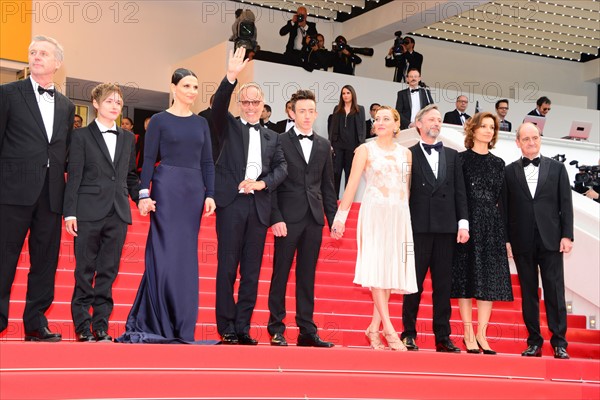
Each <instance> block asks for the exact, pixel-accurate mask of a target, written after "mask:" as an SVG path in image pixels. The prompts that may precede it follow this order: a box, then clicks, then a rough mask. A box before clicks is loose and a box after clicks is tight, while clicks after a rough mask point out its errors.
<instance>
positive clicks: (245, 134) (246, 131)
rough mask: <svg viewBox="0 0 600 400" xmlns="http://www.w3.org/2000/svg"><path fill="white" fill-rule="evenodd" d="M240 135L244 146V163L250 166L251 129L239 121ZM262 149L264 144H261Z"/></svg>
mask: <svg viewBox="0 0 600 400" xmlns="http://www.w3.org/2000/svg"><path fill="white" fill-rule="evenodd" d="M239 127H240V133H241V135H242V145H243V146H244V162H245V163H246V165H247V164H248V147H249V146H250V128H248V127H247V126H246V125H244V124H243V123H242V122H241V121H239ZM261 148H262V144H261Z"/></svg>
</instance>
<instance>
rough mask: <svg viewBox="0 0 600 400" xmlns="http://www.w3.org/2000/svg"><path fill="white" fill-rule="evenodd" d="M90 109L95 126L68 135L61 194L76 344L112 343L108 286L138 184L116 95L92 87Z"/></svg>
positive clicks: (111, 89)
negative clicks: (71, 247) (70, 243)
mask: <svg viewBox="0 0 600 400" xmlns="http://www.w3.org/2000/svg"><path fill="white" fill-rule="evenodd" d="M92 105H93V106H94V108H95V109H96V115H97V117H96V120H95V121H94V122H92V123H91V124H89V125H88V126H87V127H85V128H83V129H78V130H76V131H74V132H73V136H72V139H71V149H70V152H69V168H68V180H67V186H66V189H65V201H64V214H65V227H66V230H67V233H69V234H70V235H72V236H73V237H74V242H75V260H76V265H75V288H74V290H73V299H72V301H71V313H72V316H73V323H74V324H75V333H76V335H77V341H79V342H92V341H98V342H111V341H112V337H110V335H109V334H108V318H109V317H110V314H111V313H112V309H113V299H112V285H113V282H114V281H115V279H116V277H117V273H118V272H119V264H120V260H121V252H122V250H123V244H124V243H125V236H126V235H127V225H129V224H131V207H130V204H129V198H128V197H127V194H128V193H129V196H131V198H132V199H133V200H135V201H137V199H138V197H139V182H138V176H137V174H136V165H135V136H134V135H133V133H131V132H129V131H125V130H123V129H121V128H118V127H117V125H116V123H115V121H116V119H117V118H118V117H119V115H120V114H121V110H122V108H123V95H122V92H121V89H120V88H119V87H118V86H117V85H114V84H111V83H102V84H100V85H98V86H96V87H95V88H94V89H93V90H92ZM90 307H92V308H93V309H94V313H93V316H92V315H90ZM90 328H91V331H90ZM92 332H93V334H92Z"/></svg>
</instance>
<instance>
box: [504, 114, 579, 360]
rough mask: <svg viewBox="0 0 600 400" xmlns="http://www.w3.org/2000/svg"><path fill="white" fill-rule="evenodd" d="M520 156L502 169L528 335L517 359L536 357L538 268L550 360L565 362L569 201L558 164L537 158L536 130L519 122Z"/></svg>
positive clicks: (511, 245)
mask: <svg viewBox="0 0 600 400" xmlns="http://www.w3.org/2000/svg"><path fill="white" fill-rule="evenodd" d="M516 142H517V146H518V147H519V148H520V149H521V153H522V154H523V157H522V158H521V159H519V160H517V161H515V162H513V163H511V164H509V165H507V166H506V170H505V183H506V184H505V191H504V195H503V207H502V209H503V210H504V216H505V218H504V219H505V224H506V235H507V243H506V250H507V253H508V256H509V257H513V258H514V260H515V264H516V266H517V272H518V274H519V282H520V284H521V292H522V297H523V303H522V307H523V320H524V321H525V325H526V326H527V331H528V333H529V337H528V338H527V345H528V347H527V349H526V350H525V351H524V352H523V353H522V355H523V356H529V357H541V355H542V344H543V343H544V339H543V338H542V335H541V333H540V300H539V296H538V287H539V284H538V269H539V273H540V275H541V277H542V286H543V288H544V303H545V304H546V316H547V318H548V328H549V329H550V332H552V337H551V338H550V343H551V344H552V347H553V348H554V357H555V358H561V359H566V358H569V355H568V353H567V340H566V338H565V336H566V333H567V307H566V305H565V283H564V265H563V254H564V253H569V252H570V251H571V249H572V248H573V203H572V198H571V186H570V182H569V175H568V174H567V170H566V168H565V166H564V164H562V163H560V162H558V161H555V160H553V159H551V158H547V157H543V156H541V155H540V147H541V136H540V132H539V130H538V128H537V127H536V126H535V125H533V124H531V123H524V124H523V125H521V126H520V127H519V129H518V130H517V139H516Z"/></svg>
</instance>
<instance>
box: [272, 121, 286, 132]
mask: <svg viewBox="0 0 600 400" xmlns="http://www.w3.org/2000/svg"><path fill="white" fill-rule="evenodd" d="M287 121H288V119H287V118H286V119H282V120H281V121H277V123H275V124H274V125H275V127H274V128H271V129H272V130H274V131H275V132H277V133H284V132H285V128H286V127H287Z"/></svg>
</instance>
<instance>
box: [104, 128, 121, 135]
mask: <svg viewBox="0 0 600 400" xmlns="http://www.w3.org/2000/svg"><path fill="white" fill-rule="evenodd" d="M102 133H114V134H115V135H118V134H119V131H116V130H114V129H109V130H107V131H104V132H102Z"/></svg>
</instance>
